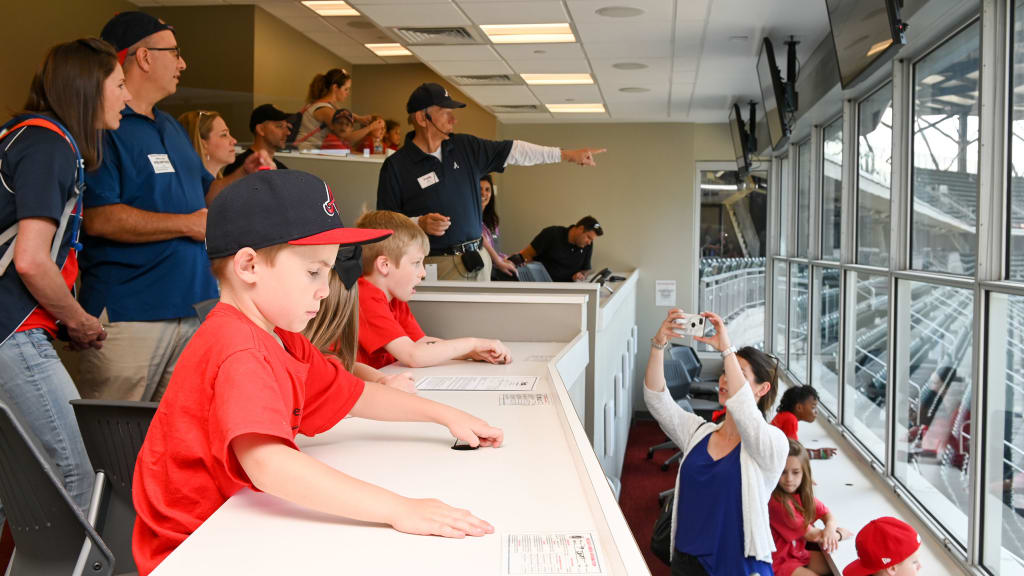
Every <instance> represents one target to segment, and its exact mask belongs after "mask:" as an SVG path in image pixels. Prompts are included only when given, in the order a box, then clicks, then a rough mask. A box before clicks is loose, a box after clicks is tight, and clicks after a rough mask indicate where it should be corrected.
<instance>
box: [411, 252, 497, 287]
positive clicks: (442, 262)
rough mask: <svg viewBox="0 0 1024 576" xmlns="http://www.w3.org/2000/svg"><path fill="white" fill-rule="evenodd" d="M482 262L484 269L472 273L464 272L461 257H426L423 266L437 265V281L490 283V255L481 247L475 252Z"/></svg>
mask: <svg viewBox="0 0 1024 576" xmlns="http://www.w3.org/2000/svg"><path fill="white" fill-rule="evenodd" d="M477 253H478V254H480V258H481V259H482V260H483V261H484V267H483V268H481V269H479V270H477V271H476V272H473V273H472V274H470V273H468V272H466V267H465V266H463V265H462V256H427V257H426V258H425V259H424V260H423V264H424V265H426V264H437V279H438V280H461V281H463V282H490V281H491V255H490V254H488V253H487V250H485V249H484V247H483V246H481V247H480V250H478V251H477Z"/></svg>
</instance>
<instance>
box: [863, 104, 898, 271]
mask: <svg viewBox="0 0 1024 576" xmlns="http://www.w3.org/2000/svg"><path fill="white" fill-rule="evenodd" d="M891 181H892V85H891V84H886V85H885V86H883V87H882V88H880V89H879V90H878V91H877V92H875V93H874V94H872V95H871V96H869V97H868V98H867V99H865V100H864V101H863V102H861V103H860V110H859V114H858V116H857V263H858V264H866V265H868V266H881V267H883V268H884V267H888V266H889V230H890V229H889V226H890V224H889V221H890V220H889V218H890V212H891V210H890V206H889V188H890V182H891Z"/></svg>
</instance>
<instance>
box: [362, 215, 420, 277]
mask: <svg viewBox="0 0 1024 576" xmlns="http://www.w3.org/2000/svg"><path fill="white" fill-rule="evenodd" d="M356 228H372V229H375V230H391V231H392V232H393V233H392V234H391V236H389V237H388V238H386V239H384V240H382V241H380V242H377V243H374V244H366V245H364V246H363V274H364V275H367V276H369V275H370V274H371V273H372V272H373V266H374V262H376V261H377V258H379V257H381V256H387V257H388V259H389V260H391V261H392V262H394V263H395V266H396V267H397V266H398V265H399V262H401V260H402V256H404V255H405V253H406V252H408V251H409V249H410V248H411V247H412V246H419V247H420V248H422V249H423V254H424V255H426V254H429V253H430V239H429V238H427V234H426V233H425V232H424V231H423V230H422V229H421V228H420V227H419V225H418V224H416V223H415V222H413V220H412V219H411V218H409V217H408V216H406V215H404V214H399V213H398V212H391V211H390V210H375V211H373V212H367V213H366V214H363V215H362V216H361V217H360V218H359V220H357V221H356Z"/></svg>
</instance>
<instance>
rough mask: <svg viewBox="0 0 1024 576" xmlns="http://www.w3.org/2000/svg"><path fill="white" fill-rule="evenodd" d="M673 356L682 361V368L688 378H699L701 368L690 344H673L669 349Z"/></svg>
mask: <svg viewBox="0 0 1024 576" xmlns="http://www.w3.org/2000/svg"><path fill="white" fill-rule="evenodd" d="M669 353H670V354H671V355H672V357H673V358H675V359H676V360H679V361H680V362H682V363H683V369H684V370H686V373H687V374H689V376H690V380H694V381H696V380H700V372H701V370H702V369H703V366H702V365H701V362H700V358H698V357H697V352H696V351H695V350H694V349H693V348H692V347H690V346H679V345H675V346H672V347H671V348H670V349H669Z"/></svg>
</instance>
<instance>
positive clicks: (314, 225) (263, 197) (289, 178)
mask: <svg viewBox="0 0 1024 576" xmlns="http://www.w3.org/2000/svg"><path fill="white" fill-rule="evenodd" d="M390 235H391V230H368V229H364V228H346V227H345V225H344V224H342V222H341V214H340V213H339V212H338V207H337V206H336V205H335V203H334V194H332V193H331V189H330V188H328V187H327V183H326V182H324V181H323V180H321V179H320V178H317V177H316V176H314V175H312V174H309V173H306V172H302V171H300V170H259V171H257V172H254V173H252V174H250V175H248V176H246V177H245V178H242V179H241V180H238V181H236V182H234V183H232V184H230V185H228V187H227V188H225V189H224V190H223V191H222V192H221V193H220V194H219V195H218V196H217V197H216V198H214V200H213V202H212V203H211V204H210V209H209V212H208V213H207V215H206V252H207V255H208V256H209V257H210V259H211V260H212V259H215V258H223V257H225V256H233V255H234V254H235V253H236V252H238V251H239V250H241V249H242V248H252V249H254V250H259V249H260V248H266V247H268V246H274V245H277V244H286V243H287V244H295V245H305V246H312V245H325V244H338V245H340V246H360V245H362V244H371V243H373V242H379V241H381V240H383V239H385V238H387V237H388V236H390Z"/></svg>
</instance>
